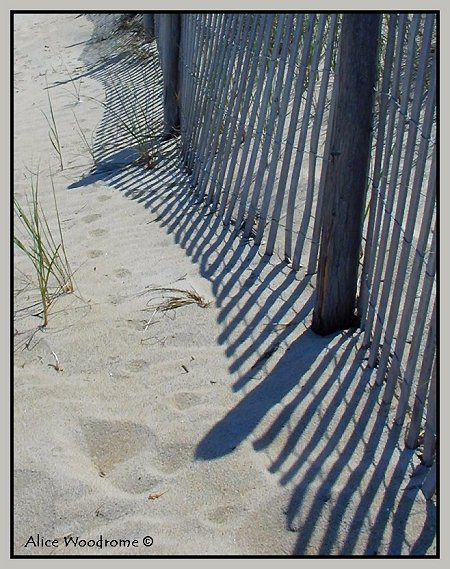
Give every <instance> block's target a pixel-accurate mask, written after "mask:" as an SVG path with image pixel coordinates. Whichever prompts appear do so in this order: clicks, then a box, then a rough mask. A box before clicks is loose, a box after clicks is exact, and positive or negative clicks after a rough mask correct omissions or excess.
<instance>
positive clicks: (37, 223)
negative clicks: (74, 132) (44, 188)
mask: <svg viewBox="0 0 450 569" xmlns="http://www.w3.org/2000/svg"><path fill="white" fill-rule="evenodd" d="M50 180H51V185H52V191H53V200H54V206H55V212H56V220H57V231H53V230H52V228H51V226H50V224H49V222H48V219H47V216H46V214H45V211H44V209H43V207H42V205H41V203H40V201H39V195H38V187H39V174H36V175H35V178H33V175H32V177H31V194H30V195H27V196H26V202H27V203H26V206H23V205H21V204H20V203H19V202H18V200H17V199H16V198H15V197H14V213H15V216H16V219H17V221H18V222H19V224H17V223H16V224H15V233H14V244H15V245H16V246H17V247H18V248H19V249H20V250H21V251H23V252H24V253H25V255H26V256H27V257H28V259H29V260H30V261H31V263H32V265H33V268H34V272H35V276H36V279H37V286H38V289H39V294H40V299H41V303H42V326H43V327H45V326H47V324H48V316H49V309H50V306H51V304H52V303H53V301H54V300H55V299H56V298H57V297H58V296H59V295H60V294H63V293H71V292H73V291H74V283H73V272H72V271H71V269H70V265H69V262H68V260H67V255H66V248H65V245H64V238H63V233H62V229H61V219H60V217H59V211H58V204H57V201H56V193H55V186H54V183H53V177H52V176H51V175H50ZM16 230H17V233H16Z"/></svg>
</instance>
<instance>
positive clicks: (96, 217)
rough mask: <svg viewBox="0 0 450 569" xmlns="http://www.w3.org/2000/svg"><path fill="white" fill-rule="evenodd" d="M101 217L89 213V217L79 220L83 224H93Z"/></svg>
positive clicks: (97, 214)
mask: <svg viewBox="0 0 450 569" xmlns="http://www.w3.org/2000/svg"><path fill="white" fill-rule="evenodd" d="M100 218H101V215H100V214H99V213H91V214H89V215H85V216H84V217H82V218H81V221H84V223H93V222H94V221H97V219H100Z"/></svg>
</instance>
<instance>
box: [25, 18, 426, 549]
mask: <svg viewBox="0 0 450 569" xmlns="http://www.w3.org/2000/svg"><path fill="white" fill-rule="evenodd" d="M108 26H109V27H108ZM111 26H112V19H108V18H107V17H106V16H103V17H98V18H97V19H96V18H94V17H93V16H90V17H87V16H80V17H77V14H59V15H58V14H33V15H27V14H18V15H16V16H15V22H14V42H15V51H14V109H15V111H14V122H15V125H14V144H15V158H14V165H15V171H14V183H15V188H14V189H15V193H16V196H17V197H18V199H19V200H24V199H25V194H26V193H27V192H28V191H29V187H30V176H31V173H30V172H32V171H37V169H38V168H39V170H40V175H39V188H40V196H41V200H42V204H43V206H44V208H45V210H46V211H48V215H49V218H50V219H51V220H53V222H54V215H53V205H52V200H53V197H52V192H51V184H50V177H49V176H50V174H49V168H51V171H52V172H53V176H54V183H55V188H56V193H57V199H58V205H59V208H60V215H61V219H62V225H63V231H64V236H65V240H66V248H67V252H68V256H69V260H70V263H71V266H72V268H73V269H74V270H75V271H76V272H75V280H76V284H77V288H76V292H75V294H71V295H65V296H62V297H60V298H59V299H58V300H57V301H56V302H55V304H54V305H53V307H52V310H51V314H50V321H49V325H48V327H47V328H46V329H45V330H41V329H39V328H38V326H39V323H40V318H39V317H37V316H35V313H36V311H37V308H36V306H32V305H33V303H34V302H35V301H36V299H37V293H36V290H35V287H33V285H31V284H30V278H32V276H33V275H32V270H31V267H30V264H29V261H28V260H27V259H26V258H25V257H24V256H23V255H20V254H19V253H18V252H17V255H16V258H15V292H16V296H15V321H14V327H15V336H14V343H15V346H14V349H15V351H14V366H15V392H14V402H15V407H14V449H15V463H14V473H15V478H14V483H15V493H14V512H15V527H14V543H15V549H14V553H15V554H16V555H27V556H28V555H34V556H39V555H64V556H68V555H134V556H142V555H168V556H172V555H250V556H257V555H295V554H297V555H337V554H341V555H376V554H378V555H386V554H396V555H432V554H434V553H435V505H434V504H433V503H428V504H427V503H426V502H425V500H424V498H423V496H422V494H421V493H420V490H419V489H418V481H419V480H421V479H422V478H423V476H424V472H423V469H422V467H421V466H420V462H419V459H418V457H417V456H416V453H414V452H413V451H408V452H405V451H404V450H402V449H403V442H402V441H403V435H402V432H401V430H400V429H397V428H394V427H392V420H391V418H390V417H389V411H388V410H384V411H382V412H380V411H379V402H378V398H379V394H378V391H377V389H376V388H374V387H373V385H372V384H373V381H372V377H371V372H370V370H367V369H366V367H365V364H366V362H365V361H364V359H363V358H364V354H362V353H360V352H358V350H357V348H358V340H359V338H358V336H357V335H354V336H352V335H345V334H337V335H335V336H332V337H328V338H320V337H317V336H315V335H314V334H313V333H312V332H310V330H309V321H310V320H309V319H310V315H311V309H312V302H313V301H312V294H313V290H314V289H313V285H314V280H313V279H311V278H310V277H307V276H305V275H304V274H301V272H300V273H298V274H294V273H292V272H291V271H290V270H289V268H288V267H286V266H285V265H284V264H283V263H282V262H281V261H280V259H279V258H278V257H277V256H276V255H274V257H273V258H272V259H267V258H263V257H261V256H260V254H259V253H258V252H257V250H256V249H255V248H254V247H252V244H251V242H250V243H248V242H242V241H240V240H239V239H234V238H233V237H232V235H231V233H230V231H229V230H228V229H227V228H224V227H223V225H222V223H221V220H220V219H218V218H216V217H215V216H214V215H205V212H204V211H203V210H202V207H201V205H199V204H198V203H197V202H196V200H195V196H194V195H192V193H191V191H190V189H189V184H188V179H187V177H186V175H185V174H184V173H183V172H182V171H181V170H179V169H178V167H177V162H176V160H175V158H174V155H175V153H176V146H175V144H174V143H169V144H168V145H166V147H164V148H162V149H161V150H160V152H159V154H158V163H157V166H156V167H155V168H154V169H152V170H147V169H145V168H143V167H142V166H141V165H135V164H133V163H132V162H133V160H134V159H135V158H136V152H135V148H133V144H132V141H131V142H130V140H127V139H126V137H125V136H124V134H123V129H120V124H118V120H117V118H116V117H115V115H114V113H113V114H111V112H110V111H108V105H112V106H114V105H118V103H117V99H114V97H113V92H112V91H111V90H109V91H108V87H107V85H108V84H109V85H111V81H114V80H116V81H117V82H118V83H116V84H117V85H120V86H123V85H124V84H126V85H128V86H130V89H133V88H135V87H133V81H138V79H139V77H140V73H141V72H142V69H144V68H145V69H146V70H147V71H146V73H149V80H151V81H154V82H155V85H156V86H158V85H160V77H159V75H158V70H157V67H156V65H155V59H154V58H155V55H154V49H155V48H154V46H153V47H150V48H148V49H147V51H145V50H144V51H139V50H137V52H136V53H134V52H133V51H130V49H131V48H130V47H129V46H128V47H127V46H126V45H125V40H124V39H121V38H122V36H120V35H118V36H116V37H115V38H114V39H112V40H111V39H108V38H109V32H110V30H111V29H112V28H111ZM102 34H103V35H102ZM92 37H94V40H91V38H92ZM105 38H106V39H105ZM146 53H147V56H148V58H147V59H146V58H145V54H146ZM143 54H144V55H143ZM152 62H153V63H152ZM46 81H47V82H48V86H49V87H50V89H49V92H50V94H51V100H52V104H53V109H54V114H55V119H56V122H57V125H58V130H59V137H60V139H61V142H62V155H63V161H64V169H63V171H60V169H59V166H58V164H59V161H58V157H57V156H56V155H55V152H54V150H53V148H52V146H51V144H50V142H49V138H48V125H47V123H46V120H45V117H44V116H43V113H42V111H44V112H46V113H48V100H47V91H46V89H45V87H46ZM108 82H109V83H108ZM78 91H79V92H78ZM78 98H80V99H81V102H79V101H78ZM99 101H100V102H99ZM101 101H106V107H104V106H103V105H102V104H101ZM160 104H161V103H160V100H159V98H158V97H157V96H156V95H155V98H154V100H153V101H152V105H153V112H154V113H155V116H154V120H155V124H158V120H160V116H159V115H160ZM117 109H118V110H117V111H116V112H121V110H120V107H119V106H117ZM108 112H109V114H108ZM74 113H75V115H76V117H77V119H78V121H79V124H80V126H81V127H82V129H83V130H84V132H85V134H86V137H87V139H88V140H90V137H91V135H92V133H95V137H96V143H95V144H96V146H95V149H96V153H97V157H98V164H97V167H96V168H94V169H93V167H92V164H91V163H90V156H89V152H88V151H87V149H86V147H85V145H84V143H83V140H82V139H81V137H80V135H79V133H78V132H77V128H76V123H75V119H74ZM158 113H159V114H158ZM155 288H165V289H168V288H172V289H180V290H182V291H192V290H194V291H196V292H197V293H198V295H200V297H201V298H202V299H203V300H204V303H205V305H206V304H207V306H203V305H202V306H200V305H199V304H198V303H192V304H189V305H185V306H181V307H179V308H176V309H173V310H167V311H164V310H162V308H163V307H164V303H165V302H167V301H168V300H170V298H173V297H175V296H177V295H178V296H180V295H181V296H183V297H185V294H184V293H176V292H174V291H172V292H168V291H165V292H164V291H160V290H159V291H158V290H154V289H155ZM53 353H54V354H56V356H57V358H58V362H59V367H60V368H61V369H60V370H59V371H58V370H57V369H55V356H54V355H53ZM57 367H58V366H57ZM38 536H39V537H38ZM146 536H151V538H152V544H151V546H149V545H147V546H146V545H145V544H144V543H143V541H144V538H145V537H146ZM30 538H31V539H30ZM70 538H72V539H70ZM101 538H102V539H103V542H102V541H101V540H100V539H101ZM77 539H78V542H77ZM105 539H107V540H112V541H110V543H109V544H107V545H105V544H104V540H105ZM42 540H44V541H42ZM65 540H66V541H65ZM79 540H85V541H81V542H80V541H79ZM89 540H93V542H92V544H91V545H89V544H87V543H86V542H88V541H89ZM99 540H100V541H99ZM114 540H129V542H126V541H125V542H122V543H119V542H118V541H114ZM133 540H136V541H135V542H133ZM100 545H101V546H102V547H100Z"/></svg>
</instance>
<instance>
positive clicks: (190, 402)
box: [172, 391, 202, 411]
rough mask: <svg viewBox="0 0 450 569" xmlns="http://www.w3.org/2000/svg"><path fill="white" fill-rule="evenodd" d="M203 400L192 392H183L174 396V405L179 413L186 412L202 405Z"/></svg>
mask: <svg viewBox="0 0 450 569" xmlns="http://www.w3.org/2000/svg"><path fill="white" fill-rule="evenodd" d="M201 401H202V398H201V396H200V395H197V394H196V393H194V392H192V391H181V392H179V393H176V394H175V395H174V396H173V403H172V404H173V405H174V407H176V409H178V410H179V411H184V410H185V409H189V408H191V407H195V405H200V403H201Z"/></svg>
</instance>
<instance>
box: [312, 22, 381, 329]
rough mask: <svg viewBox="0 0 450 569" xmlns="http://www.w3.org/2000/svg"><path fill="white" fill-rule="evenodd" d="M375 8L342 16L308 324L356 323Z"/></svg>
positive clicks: (374, 60) (325, 326)
mask: <svg viewBox="0 0 450 569" xmlns="http://www.w3.org/2000/svg"><path fill="white" fill-rule="evenodd" d="M380 19H381V18H380V14H369V13H367V14H364V13H361V14H354V13H347V14H344V16H343V21H342V31H341V45H340V54H339V57H340V60H339V77H338V78H337V81H338V85H337V86H338V93H337V101H336V113H335V117H334V122H333V125H332V126H331V128H332V129H333V130H332V133H331V146H330V156H329V162H328V166H327V172H326V178H325V187H324V209H323V217H322V239H321V246H320V254H319V265H318V275H317V297H316V304H315V308H314V313H313V322H312V330H313V331H314V332H316V333H317V334H321V335H327V334H331V333H333V332H337V331H338V330H345V329H347V328H351V327H354V326H357V325H358V324H359V320H358V317H357V315H356V310H355V309H356V293H357V282H358V262H359V255H360V250H361V238H362V225H363V215H364V205H365V195H366V187H367V175H368V167H369V160H370V142H371V126H372V113H373V102H374V85H375V80H376V70H377V54H378V38H379V31H380Z"/></svg>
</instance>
